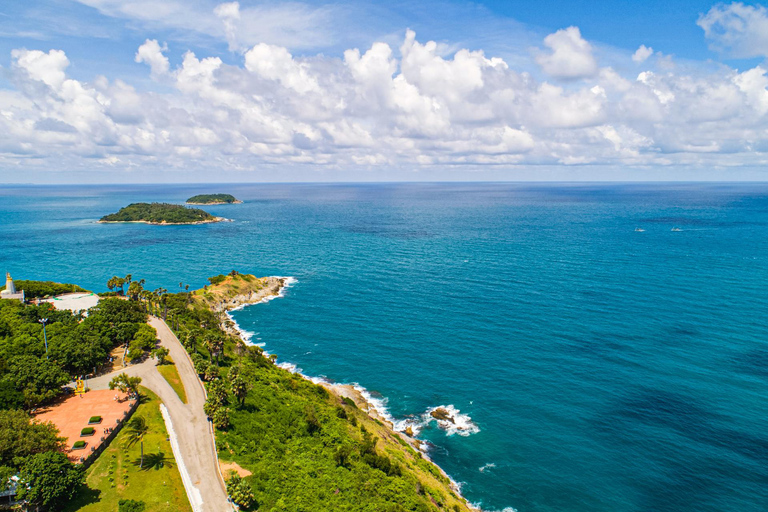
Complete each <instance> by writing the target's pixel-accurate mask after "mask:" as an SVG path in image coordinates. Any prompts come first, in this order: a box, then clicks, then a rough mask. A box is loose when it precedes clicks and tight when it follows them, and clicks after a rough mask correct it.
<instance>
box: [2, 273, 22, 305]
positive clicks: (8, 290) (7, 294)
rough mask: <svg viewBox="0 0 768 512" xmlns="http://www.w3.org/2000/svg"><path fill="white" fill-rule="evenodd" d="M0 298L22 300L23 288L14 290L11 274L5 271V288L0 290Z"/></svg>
mask: <svg viewBox="0 0 768 512" xmlns="http://www.w3.org/2000/svg"><path fill="white" fill-rule="evenodd" d="M0 299H16V300H20V301H21V302H24V290H21V291H19V292H17V291H16V285H14V284H13V278H11V274H10V273H8V272H6V273H5V290H3V291H0Z"/></svg>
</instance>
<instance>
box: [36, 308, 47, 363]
mask: <svg viewBox="0 0 768 512" xmlns="http://www.w3.org/2000/svg"><path fill="white" fill-rule="evenodd" d="M38 321H39V322H40V323H41V324H43V340H45V358H46V359H49V357H48V336H47V335H46V334H45V322H47V321H48V319H47V318H41V319H40V320H38Z"/></svg>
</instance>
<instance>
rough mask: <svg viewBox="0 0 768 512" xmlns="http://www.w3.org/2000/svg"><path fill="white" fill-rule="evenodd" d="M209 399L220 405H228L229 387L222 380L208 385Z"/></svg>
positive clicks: (216, 380) (213, 381)
mask: <svg viewBox="0 0 768 512" xmlns="http://www.w3.org/2000/svg"><path fill="white" fill-rule="evenodd" d="M206 387H207V388H208V399H209V400H213V401H215V402H216V403H217V404H218V405H224V404H225V403H227V386H226V384H224V381H222V380H221V379H215V380H212V381H211V382H209V383H208V385H207V386H206Z"/></svg>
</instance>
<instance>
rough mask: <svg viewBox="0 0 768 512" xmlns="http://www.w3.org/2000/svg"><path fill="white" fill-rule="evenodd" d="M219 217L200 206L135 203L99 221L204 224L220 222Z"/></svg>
mask: <svg viewBox="0 0 768 512" xmlns="http://www.w3.org/2000/svg"><path fill="white" fill-rule="evenodd" d="M219 220H221V219H220V218H219V217H214V216H213V215H211V214H210V213H208V212H206V211H204V210H201V209H199V208H187V207H186V206H183V205H180V204H169V203H133V204H129V205H128V206H126V207H123V208H120V210H119V211H118V212H117V213H111V214H109V215H105V216H104V217H102V218H101V220H100V221H99V222H145V223H148V224H202V223H209V222H218V221H219Z"/></svg>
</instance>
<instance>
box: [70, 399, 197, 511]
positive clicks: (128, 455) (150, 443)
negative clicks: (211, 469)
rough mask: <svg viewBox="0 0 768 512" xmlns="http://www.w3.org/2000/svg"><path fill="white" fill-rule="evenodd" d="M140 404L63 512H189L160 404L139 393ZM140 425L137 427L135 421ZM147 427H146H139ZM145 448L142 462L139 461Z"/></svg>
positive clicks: (95, 463)
mask: <svg viewBox="0 0 768 512" xmlns="http://www.w3.org/2000/svg"><path fill="white" fill-rule="evenodd" d="M140 390H141V402H140V404H139V407H138V408H137V409H136V412H135V413H134V414H133V416H132V417H131V420H130V421H129V422H128V423H127V424H126V425H125V428H123V429H122V430H121V431H120V432H119V433H118V434H117V436H116V437H115V439H114V440H113V441H112V443H110V445H109V446H108V447H107V448H106V449H105V450H104V452H103V453H102V454H101V455H100V456H99V458H98V459H96V461H95V462H94V463H93V465H92V466H91V467H90V468H88V470H87V471H86V472H85V486H83V487H81V488H80V490H79V492H78V494H77V495H76V496H75V498H74V499H73V500H72V501H71V502H70V503H69V505H68V506H67V507H66V508H64V507H61V508H57V509H56V510H64V511H65V512H102V511H116V512H123V511H126V512H134V511H136V512H140V511H142V510H146V511H147V512H149V511H152V512H155V511H159V512H163V511H167V512H176V511H179V512H185V511H191V510H192V509H191V507H190V505H189V501H188V500H187V495H186V492H185V491H184V485H183V484H182V482H181V475H180V474H179V470H178V468H177V467H176V461H175V459H174V458H173V452H172V451H171V443H170V442H168V441H167V440H166V438H167V436H168V433H167V431H166V429H165V422H164V421H163V417H162V415H161V414H160V399H159V398H158V397H157V396H156V395H155V394H154V393H152V392H151V391H149V390H148V389H146V388H140ZM137 418H139V419H140V420H141V421H137V422H136V423H138V424H137V425H136V427H141V428H134V420H136V419H137ZM141 423H143V427H142V426H141V425H140V424H141ZM141 443H143V444H144V459H143V461H142V459H141Z"/></svg>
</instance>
